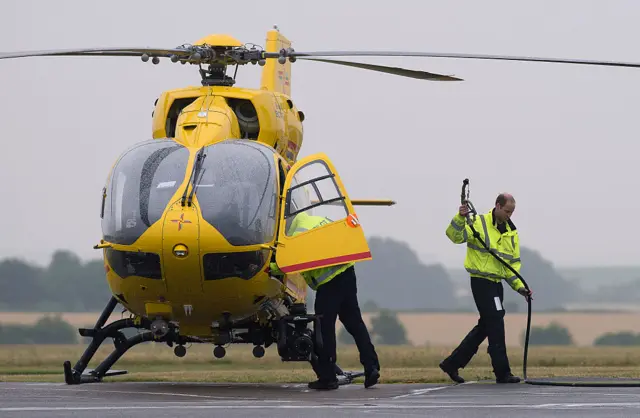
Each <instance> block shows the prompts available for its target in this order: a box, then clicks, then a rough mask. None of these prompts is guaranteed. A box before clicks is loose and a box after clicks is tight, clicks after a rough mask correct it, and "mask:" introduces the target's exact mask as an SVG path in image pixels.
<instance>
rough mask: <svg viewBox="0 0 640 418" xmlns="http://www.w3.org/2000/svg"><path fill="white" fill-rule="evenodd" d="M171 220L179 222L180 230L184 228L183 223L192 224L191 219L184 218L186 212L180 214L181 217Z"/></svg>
mask: <svg viewBox="0 0 640 418" xmlns="http://www.w3.org/2000/svg"><path fill="white" fill-rule="evenodd" d="M171 222H177V223H178V231H180V230H181V229H182V224H190V223H191V221H190V220H188V219H187V220H186V221H185V220H184V213H181V214H180V219H172V220H171Z"/></svg>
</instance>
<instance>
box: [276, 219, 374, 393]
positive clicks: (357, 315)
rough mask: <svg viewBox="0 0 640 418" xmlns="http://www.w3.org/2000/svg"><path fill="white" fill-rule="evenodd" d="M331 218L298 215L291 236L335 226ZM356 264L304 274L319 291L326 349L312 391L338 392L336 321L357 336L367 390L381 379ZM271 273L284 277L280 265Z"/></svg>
mask: <svg viewBox="0 0 640 418" xmlns="http://www.w3.org/2000/svg"><path fill="white" fill-rule="evenodd" d="M331 222H332V221H331V220H330V219H328V218H325V217H321V216H311V215H308V214H306V213H305V212H301V213H299V214H297V215H296V216H295V217H294V219H293V222H292V223H291V225H290V226H289V227H288V229H287V231H288V235H296V234H300V233H302V232H305V231H308V230H310V229H313V228H317V227H319V226H322V225H326V224H328V223H331ZM354 264H355V263H346V264H340V265H337V266H330V267H324V268H318V269H315V270H308V271H304V272H302V273H301V275H302V277H304V279H305V281H306V282H307V284H308V285H309V287H310V288H311V289H313V290H314V291H316V298H315V304H314V311H315V314H317V315H322V316H321V318H320V333H321V334H322V343H323V349H322V350H319V352H318V362H317V364H313V363H312V366H313V368H314V371H315V373H316V375H317V376H318V380H316V381H314V382H310V383H309V388H311V389H337V388H338V379H337V375H336V357H337V354H336V319H337V318H338V317H339V318H340V322H342V324H343V325H344V327H345V329H346V330H347V332H349V334H351V335H352V336H353V339H354V340H355V343H356V345H357V347H358V351H359V352H360V363H361V364H362V365H363V366H364V372H365V380H364V386H365V387H366V388H368V387H370V386H373V385H375V384H376V383H377V381H378V379H379V378H380V363H379V362H378V355H377V353H376V350H375V348H374V346H373V343H372V342H371V337H370V335H369V331H368V330H367V326H366V325H365V323H364V321H363V319H362V313H361V311H360V306H359V304H358V295H357V286H356V272H355V269H354ZM270 270H271V274H275V275H278V274H282V271H281V270H280V269H279V268H278V266H277V264H276V263H271V264H270Z"/></svg>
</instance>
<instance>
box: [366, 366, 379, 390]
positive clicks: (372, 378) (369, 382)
mask: <svg viewBox="0 0 640 418" xmlns="http://www.w3.org/2000/svg"><path fill="white" fill-rule="evenodd" d="M378 379H380V372H379V371H378V369H376V368H375V367H374V368H373V369H371V370H369V371H365V372H364V387H365V388H369V387H371V386H373V385H375V384H376V383H378Z"/></svg>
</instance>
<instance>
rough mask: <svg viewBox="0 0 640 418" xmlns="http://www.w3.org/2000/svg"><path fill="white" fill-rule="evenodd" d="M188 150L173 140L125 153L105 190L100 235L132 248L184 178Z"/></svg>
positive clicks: (136, 147) (142, 144)
mask: <svg viewBox="0 0 640 418" xmlns="http://www.w3.org/2000/svg"><path fill="white" fill-rule="evenodd" d="M188 161H189V150H188V149H187V148H185V147H184V146H182V145H180V144H178V143H176V142H174V141H172V140H168V139H167V140H164V139H163V140H157V139H154V140H150V141H145V142H142V143H140V144H137V145H135V146H133V147H131V148H130V149H128V150H127V151H125V152H124V153H123V154H122V156H121V157H120V159H119V160H118V162H117V163H116V165H115V166H114V167H113V170H112V172H111V176H110V178H109V181H108V182H107V186H106V197H105V201H104V217H103V219H102V234H103V236H104V239H105V240H106V241H108V242H112V243H114V244H124V245H128V244H132V243H134V242H135V241H136V240H137V239H138V238H140V236H141V235H142V234H143V233H144V232H145V231H146V230H147V229H148V228H149V227H150V226H151V225H152V224H153V223H155V222H156V221H158V220H159V219H160V217H161V216H162V213H163V212H164V210H165V208H166V206H167V204H168V203H169V201H170V199H171V197H172V196H173V195H174V194H175V192H176V190H177V188H178V187H180V185H181V184H182V182H183V181H184V178H185V170H186V167H187V163H188Z"/></svg>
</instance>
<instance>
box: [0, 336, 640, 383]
mask: <svg viewBox="0 0 640 418" xmlns="http://www.w3.org/2000/svg"><path fill="white" fill-rule="evenodd" d="M84 348H85V346H84V345H69V346H12V345H4V346H0V381H5V382H6V381H43V382H63V381H64V378H63V375H62V364H63V363H64V361H65V360H70V361H71V362H72V364H75V362H76V361H77V360H78V358H79V357H80V355H81V354H82V352H83V350H84ZM112 348H113V347H112V346H109V345H107V344H105V346H104V347H102V349H101V350H100V351H98V353H97V355H96V357H95V358H97V359H103V358H105V357H106V355H108V353H109V352H110V351H111V349H112ZM377 349H378V354H379V357H380V363H381V366H382V371H381V374H382V377H381V382H382V383H397V382H447V381H448V378H447V377H446V376H445V375H444V374H443V373H442V372H441V371H440V370H439V369H438V363H439V362H440V360H442V358H444V357H445V356H446V355H447V354H448V353H449V351H450V350H451V347H407V346H379V347H377ZM509 356H510V360H511V365H512V368H513V372H514V373H515V374H518V375H521V373H522V356H523V353H522V349H521V348H519V347H513V348H510V349H509ZM338 362H339V364H340V366H341V367H342V368H343V369H345V370H361V368H362V367H361V366H360V364H359V361H358V353H357V350H356V349H355V347H350V346H342V347H340V349H339V352H338ZM96 365H97V361H93V362H92V363H91V364H90V365H89V367H90V368H91V367H95V366H96ZM114 368H115V369H126V370H128V371H129V373H130V374H128V375H125V376H117V377H110V378H108V379H107V380H110V381H111V380H113V381H116V380H137V381H141V380H142V381H148V380H151V381H192V382H198V381H200V382H203V381H207V382H307V381H310V380H313V378H314V375H313V372H312V371H311V370H310V367H309V365H308V364H305V363H288V362H282V361H280V358H279V357H278V355H277V351H276V348H275V347H274V346H271V347H269V348H268V349H267V354H266V355H265V356H264V357H263V358H261V359H256V358H254V357H253V356H252V354H251V346H248V345H232V346H231V347H229V348H228V349H227V356H226V357H225V358H223V359H215V358H214V357H213V356H212V352H211V346H208V345H200V344H195V345H193V346H191V347H189V348H188V350H187V355H186V356H185V357H183V358H178V357H175V356H174V354H173V349H171V348H170V347H167V346H166V344H159V343H145V344H141V345H139V346H137V347H135V348H133V349H131V350H130V351H129V352H128V353H127V354H126V355H125V356H124V357H123V358H122V359H121V360H120V361H119V362H118V363H116V365H115V367H114ZM527 371H528V376H529V377H553V376H602V377H634V378H640V350H638V349H637V348H596V347H573V348H569V347H532V348H530V351H529V361H528V365H527ZM461 374H462V375H463V376H464V377H465V378H467V379H473V380H478V379H491V378H493V376H492V372H491V366H490V359H489V356H488V355H487V353H486V350H484V349H481V350H480V351H479V352H478V354H477V355H476V357H475V358H474V359H473V360H472V362H471V363H470V364H469V366H468V367H467V369H465V370H462V372H461ZM357 381H361V380H357Z"/></svg>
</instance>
